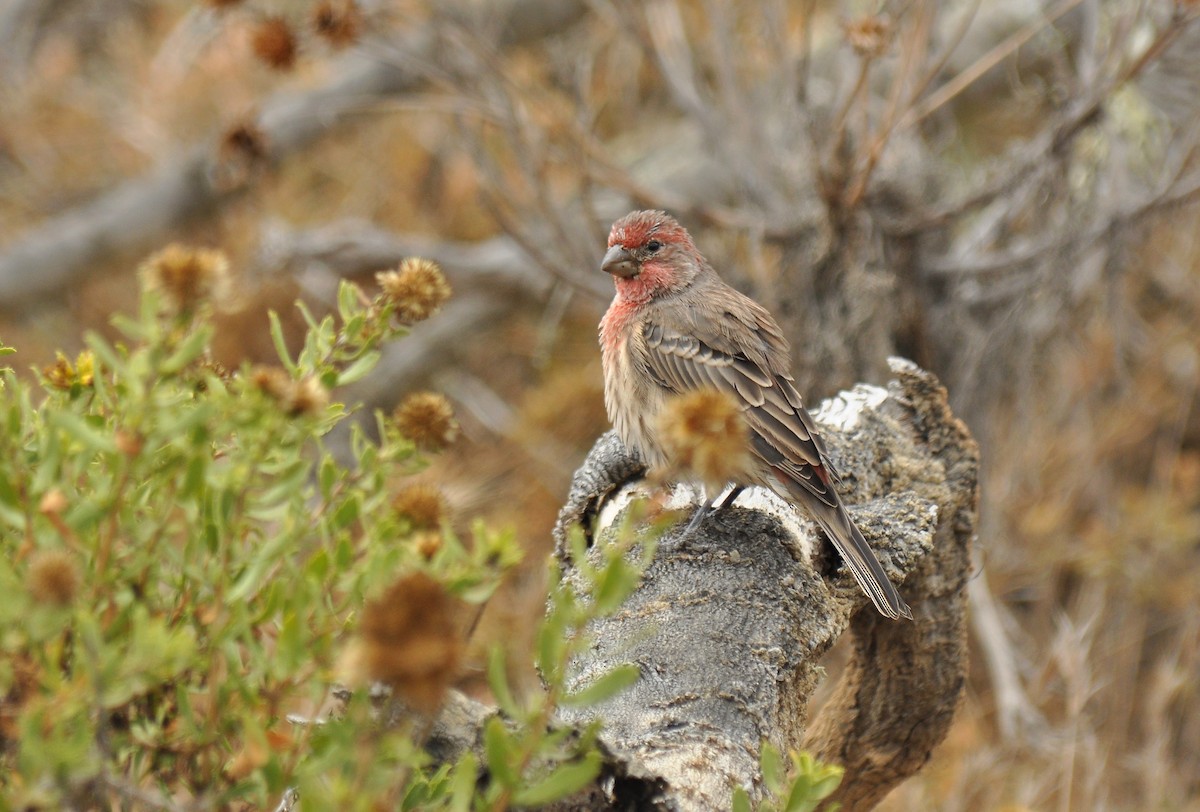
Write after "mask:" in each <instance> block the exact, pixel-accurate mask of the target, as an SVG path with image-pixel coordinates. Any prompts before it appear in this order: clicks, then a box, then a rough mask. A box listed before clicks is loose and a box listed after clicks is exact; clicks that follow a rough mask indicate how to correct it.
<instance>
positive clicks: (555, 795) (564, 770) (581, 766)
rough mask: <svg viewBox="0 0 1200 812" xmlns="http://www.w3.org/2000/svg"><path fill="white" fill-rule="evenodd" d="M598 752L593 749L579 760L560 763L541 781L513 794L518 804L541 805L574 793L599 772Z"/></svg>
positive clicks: (593, 778)
mask: <svg viewBox="0 0 1200 812" xmlns="http://www.w3.org/2000/svg"><path fill="white" fill-rule="evenodd" d="M600 766H601V760H600V754H599V753H597V752H595V751H593V752H590V753H588V754H587V755H585V756H584V757H583V758H582V759H580V760H579V761H572V762H569V763H567V764H560V765H558V766H557V767H555V768H554V769H553V770H551V771H550V774H549V775H547V776H546V777H545V778H543V779H542V780H541V781H538V782H536V783H535V784H533V785H531V786H529V787H526V788H525V789H523V790H520V791H519V792H517V793H516V794H515V795H513V803H514V804H516V805H518V806H542V805H544V804H548V803H551V802H553V801H558V800H562V799H563V798H567V797H569V796H571V795H574V794H575V793H576V792H578V791H579V790H581V789H583V788H584V787H586V786H587V785H588V784H590V783H591V782H592V781H594V780H595V779H596V776H598V775H599V774H600Z"/></svg>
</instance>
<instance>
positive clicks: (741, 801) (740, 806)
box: [730, 787, 752, 812]
mask: <svg viewBox="0 0 1200 812" xmlns="http://www.w3.org/2000/svg"><path fill="white" fill-rule="evenodd" d="M730 808H731V809H732V812H752V807H751V806H750V796H749V795H747V794H746V790H744V789H742V788H741V787H734V790H733V805H732V806H731V807H730Z"/></svg>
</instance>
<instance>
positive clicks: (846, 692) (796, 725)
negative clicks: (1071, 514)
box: [556, 359, 978, 810]
mask: <svg viewBox="0 0 1200 812" xmlns="http://www.w3.org/2000/svg"><path fill="white" fill-rule="evenodd" d="M891 368H892V371H893V372H894V374H895V375H896V376H897V377H896V380H894V381H893V382H892V383H891V384H890V385H889V387H888V388H887V389H881V388H879V387H874V386H864V385H859V386H858V387H856V388H855V389H854V390H853V391H851V392H848V393H843V394H842V395H841V396H840V397H839V398H837V399H834V400H833V401H829V402H826V403H825V404H824V405H823V407H822V408H821V409H820V411H819V412H818V413H817V419H818V421H819V422H820V423H821V424H822V426H823V428H824V430H825V436H826V438H827V441H828V443H829V446H830V450H831V454H832V456H833V459H834V461H835V464H836V466H837V467H838V469H839V470H840V471H841V474H842V481H843V485H844V490H845V494H844V495H845V498H846V501H847V503H848V504H849V505H850V506H851V512H852V514H853V516H854V518H855V521H856V522H858V524H859V527H860V528H861V529H862V531H863V534H864V535H865V536H866V538H867V540H868V541H869V542H870V543H871V544H872V546H873V547H874V548H875V550H876V551H877V553H878V554H879V557H880V559H881V561H882V562H883V564H884V567H885V569H887V571H888V572H889V574H890V575H891V577H892V578H893V579H894V580H895V582H896V583H897V584H900V588H901V592H902V593H903V595H904V596H905V598H906V599H907V600H908V602H909V603H910V604H911V606H912V608H913V613H914V615H915V620H913V621H912V622H905V621H900V622H893V621H888V620H886V619H884V618H882V617H880V616H878V615H877V614H876V613H875V610H874V609H873V608H872V607H871V605H870V603H869V602H867V600H866V598H865V597H864V595H863V594H862V593H861V592H860V590H859V589H858V587H857V585H856V584H855V582H854V579H853V577H852V576H851V575H850V574H849V573H848V572H847V571H846V570H845V569H844V568H843V567H842V566H841V564H840V561H839V560H838V558H837V556H836V554H835V553H834V552H833V550H832V548H831V546H830V545H829V544H828V543H827V542H826V541H825V540H824V537H823V536H822V535H821V534H820V532H819V531H818V530H817V528H816V525H815V524H814V523H812V522H811V521H810V520H808V519H807V518H806V517H803V516H800V515H798V514H797V513H796V512H795V511H794V510H793V509H792V508H791V507H790V506H789V505H787V504H785V503H783V502H781V501H780V500H778V499H777V498H776V497H774V496H773V495H771V494H768V493H767V492H765V491H763V490H761V489H753V490H751V491H748V492H746V493H745V494H743V496H742V497H740V498H739V499H738V500H737V502H736V503H735V505H734V506H733V508H732V509H730V510H728V511H724V512H722V513H720V514H718V515H717V516H715V517H713V518H712V519H711V520H708V521H706V522H705V523H704V524H702V525H701V526H700V528H699V529H698V530H697V531H696V532H695V533H693V534H684V533H683V532H682V530H681V528H680V527H676V528H675V529H673V530H671V531H668V532H667V533H666V534H665V535H664V536H663V537H662V538H660V539H659V541H658V549H657V552H656V555H655V559H654V562H653V563H652V564H651V566H650V568H649V570H648V571H647V572H646V575H645V578H644V581H643V583H642V584H641V586H640V587H639V588H638V590H637V591H636V592H635V594H634V595H633V597H632V598H631V600H630V601H629V602H628V603H627V604H626V606H625V607H624V608H623V609H622V610H621V611H620V612H619V613H617V614H616V615H615V616H613V617H610V618H607V619H604V620H602V621H600V622H598V623H596V624H595V626H594V628H592V629H591V634H592V638H593V641H594V642H593V644H592V647H591V648H590V650H589V651H587V652H586V653H585V654H583V655H582V656H580V657H579V658H578V659H577V660H576V661H575V662H574V663H573V665H572V677H571V679H572V681H573V683H575V684H578V683H582V682H585V681H586V680H588V679H589V677H591V676H594V675H596V674H598V673H601V672H603V671H605V670H607V669H609V668H611V667H613V666H615V665H617V664H619V663H623V662H630V661H632V662H634V663H636V664H637V665H638V666H639V668H640V669H641V672H642V678H641V679H640V680H639V681H638V682H637V684H636V685H635V686H634V687H633V688H632V689H630V690H628V691H626V692H624V693H622V694H620V695H618V696H616V697H614V698H613V699H611V700H609V701H607V702H605V703H603V704H602V705H600V706H596V707H591V708H587V709H586V711H584V712H564V721H569V722H576V723H582V722H585V721H587V720H590V719H592V718H599V719H602V720H603V722H604V732H603V734H602V741H603V743H604V746H605V747H606V748H607V749H608V750H609V751H610V752H611V753H612V754H614V755H615V757H616V758H617V759H618V760H619V761H620V762H623V763H624V764H626V765H637V769H636V770H633V771H632V772H635V773H637V774H638V775H640V776H643V779H644V778H645V776H656V777H657V778H658V779H659V782H658V784H657V786H658V787H659V792H658V794H657V795H656V796H655V797H654V798H652V799H646V798H645V797H643V798H642V799H640V800H639V801H638V802H637V806H636V808H653V809H678V810H709V809H712V810H720V809H728V808H729V804H730V798H731V795H732V792H733V789H734V788H735V787H738V786H741V787H745V788H746V789H747V790H748V791H749V792H750V793H751V796H752V797H754V796H756V795H757V794H758V793H759V791H760V787H759V783H758V782H759V780H760V777H759V769H758V767H759V762H758V758H759V752H760V748H761V744H762V742H763V741H764V740H766V741H770V742H771V743H773V744H774V745H775V746H776V747H779V748H783V749H787V748H805V749H808V750H810V751H813V752H814V753H815V754H817V755H818V756H819V757H821V758H823V759H826V760H829V761H833V762H836V763H840V764H842V765H843V766H844V767H845V768H846V776H845V780H844V781H843V783H842V785H841V787H840V788H839V791H838V796H837V797H838V799H839V800H841V801H842V802H843V803H844V804H845V808H847V809H867V808H870V807H871V806H874V805H875V804H876V803H877V802H878V801H879V800H880V799H881V798H882V797H883V796H884V795H885V794H886V793H887V792H888V791H889V790H890V789H891V788H892V787H894V786H895V785H896V784H898V783H899V782H900V781H902V780H903V779H904V778H906V777H908V776H909V775H912V774H913V773H915V772H916V771H917V770H918V769H919V768H920V767H921V766H922V765H923V764H924V763H925V762H926V761H927V760H928V758H929V755H930V752H931V751H932V749H933V747H934V746H935V745H936V744H937V743H938V742H940V741H941V739H942V738H943V737H944V736H945V734H946V731H947V730H948V729H949V725H950V721H951V719H952V717H953V714H954V710H955V707H956V705H957V703H958V698H959V695H960V693H961V691H962V686H963V683H964V679H965V670H966V661H967V646H966V614H965V610H966V585H967V580H968V577H969V575H970V546H971V542H972V538H973V536H974V533H975V520H976V500H977V471H978V451H977V447H976V445H975V442H974V440H973V439H972V438H971V436H970V434H969V432H968V431H967V429H966V428H965V426H964V425H963V424H962V423H961V422H960V421H958V420H957V419H956V418H954V416H953V415H952V414H951V412H950V410H949V407H948V406H947V403H946V392H945V390H944V389H943V388H942V387H941V385H940V384H939V383H938V382H937V380H936V379H935V378H934V377H933V376H932V375H930V374H929V373H927V372H925V371H923V370H921V369H919V368H917V367H916V366H915V365H913V364H911V363H910V362H907V361H902V360H899V359H894V360H893V361H892V362H891ZM642 472H643V466H642V465H641V464H640V462H639V461H638V460H637V459H636V458H634V457H632V456H631V455H630V454H629V452H628V451H627V450H625V448H624V447H623V446H622V445H621V444H620V442H619V441H618V440H617V439H616V438H615V437H614V436H613V435H611V434H609V435H605V436H604V437H603V438H601V440H600V441H599V442H598V443H597V445H596V447H595V448H594V449H593V451H592V453H591V454H590V455H589V457H588V459H587V461H586V462H585V463H584V465H583V467H582V468H581V470H580V471H579V473H578V474H577V475H576V479H575V486H574V487H573V489H572V491H571V495H570V498H569V500H568V503H567V505H566V506H565V507H564V509H563V512H562V515H561V517H560V521H559V525H558V528H557V531H556V532H557V535H558V541H559V548H558V555H559V557H560V561H561V563H562V566H563V568H564V570H565V573H566V576H567V577H568V578H571V577H572V575H573V572H574V569H573V566H572V564H571V562H570V560H569V553H568V551H567V545H566V543H565V537H566V535H565V534H566V533H567V532H568V530H569V528H570V527H571V526H573V525H579V524H582V525H583V526H584V527H585V529H588V531H589V533H590V535H589V538H590V539H591V543H592V546H593V549H597V547H598V545H603V544H605V543H606V540H607V539H608V538H609V537H610V534H611V533H613V532H615V530H614V528H615V527H617V526H618V525H619V524H620V521H621V518H622V516H623V514H624V512H625V511H626V510H627V509H628V507H629V505H630V503H631V502H632V500H633V499H635V498H637V497H638V496H639V495H643V494H646V493H647V491H648V487H647V486H646V484H645V483H644V482H643V481H642V480H640V478H639V477H640V474H641V473H642ZM698 496H699V495H698V494H696V493H695V492H694V491H693V490H692V489H691V488H688V487H685V486H680V487H677V488H676V490H675V492H674V494H673V495H672V499H673V502H674V504H676V505H678V506H681V507H686V506H688V505H693V504H695V503H696V501H697V499H698ZM846 632H850V633H851V634H852V635H853V638H854V646H853V654H852V656H851V661H850V663H849V664H848V666H847V667H846V668H845V669H844V671H843V672H842V674H841V678H840V682H839V684H838V686H837V688H836V689H835V692H834V698H833V699H832V700H831V702H830V703H829V704H828V705H827V706H826V707H825V708H824V709H823V710H822V712H821V713H820V714H819V715H818V716H817V717H816V718H815V719H813V720H811V721H810V719H809V702H810V700H811V698H812V694H813V691H814V690H815V689H816V687H817V685H818V684H819V683H820V682H821V680H822V676H823V674H824V669H823V668H822V664H821V658H822V655H823V654H825V652H827V651H828V650H829V649H830V647H831V646H832V645H833V644H834V643H835V642H836V641H837V640H838V639H839V638H840V637H841V636H842V635H843V634H844V633H846ZM646 786H647V784H646V783H645V780H642V781H641V782H639V783H638V784H637V790H638V791H639V792H643V793H644V792H645V789H646ZM619 787H620V785H614V788H613V789H612V790H611V791H610V794H609V797H608V801H609V803H610V804H611V806H612V808H627V805H626V802H628V801H629V799H628V798H622V797H620V796H619V794H618V793H619ZM594 802H595V798H594V797H593V798H591V799H590V800H589V803H594Z"/></svg>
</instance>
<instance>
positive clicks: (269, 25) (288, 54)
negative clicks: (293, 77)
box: [250, 17, 298, 70]
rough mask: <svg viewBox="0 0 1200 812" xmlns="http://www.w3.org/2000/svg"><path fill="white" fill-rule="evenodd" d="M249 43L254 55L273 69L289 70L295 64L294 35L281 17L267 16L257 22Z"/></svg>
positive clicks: (295, 48) (295, 47)
mask: <svg viewBox="0 0 1200 812" xmlns="http://www.w3.org/2000/svg"><path fill="white" fill-rule="evenodd" d="M250 45H251V47H252V48H253V49H254V53H255V55H257V56H258V58H259V59H261V60H262V61H263V62H264V63H266V64H267V65H270V66H271V67H272V68H275V70H290V69H291V68H292V66H293V65H295V64H296V51H297V50H298V46H297V43H296V35H295V34H294V33H293V32H292V27H291V25H289V24H288V21H287V20H285V19H283V18H282V17H267V18H266V19H265V20H263V21H262V22H261V23H259V24H258V27H257V28H255V29H254V34H253V35H252V36H251V39H250Z"/></svg>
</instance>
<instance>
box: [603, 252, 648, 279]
mask: <svg viewBox="0 0 1200 812" xmlns="http://www.w3.org/2000/svg"><path fill="white" fill-rule="evenodd" d="M600 269H601V270H602V271H604V272H605V273H610V274H612V275H613V276H621V277H624V278H626V279H627V278H629V277H631V276H637V273H638V271H639V270H640V268H638V264H637V260H635V259H634V258H633V254H631V253H629V252H628V251H627V250H625V246H623V245H614V246H613V247H612V248H610V249H608V253H607V254H605V255H604V260H603V261H602V262H601V263H600Z"/></svg>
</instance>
